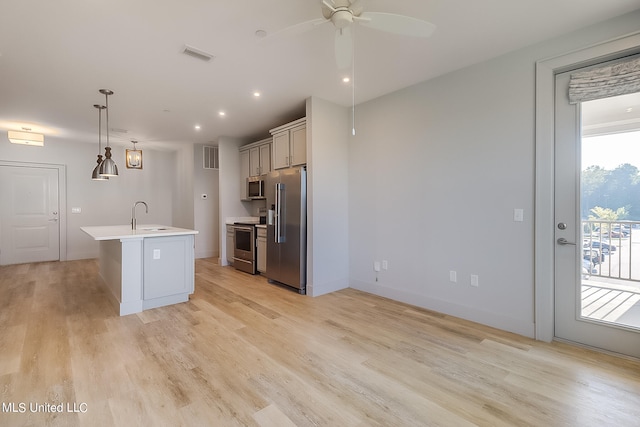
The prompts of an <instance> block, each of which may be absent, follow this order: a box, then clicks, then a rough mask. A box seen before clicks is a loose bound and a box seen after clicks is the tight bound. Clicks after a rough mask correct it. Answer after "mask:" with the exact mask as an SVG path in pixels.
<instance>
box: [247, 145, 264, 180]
mask: <svg viewBox="0 0 640 427" xmlns="http://www.w3.org/2000/svg"><path fill="white" fill-rule="evenodd" d="M249 174H250V175H249V176H256V175H262V173H261V172H260V148H259V147H253V148H252V149H250V150H249Z"/></svg>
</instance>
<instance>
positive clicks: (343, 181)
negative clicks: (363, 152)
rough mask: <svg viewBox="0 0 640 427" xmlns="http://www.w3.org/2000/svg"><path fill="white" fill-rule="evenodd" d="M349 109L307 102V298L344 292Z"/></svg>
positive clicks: (346, 280) (318, 101)
mask: <svg viewBox="0 0 640 427" xmlns="http://www.w3.org/2000/svg"><path fill="white" fill-rule="evenodd" d="M349 126H350V125H349V110H348V109H347V108H345V107H340V106H338V105H335V104H332V103H330V102H327V101H325V100H322V99H319V98H316V97H312V98H309V99H308V100H307V189H308V195H307V206H308V210H307V239H308V241H307V260H308V262H307V294H308V295H311V296H318V295H322V294H326V293H328V292H333V291H336V290H338V289H344V288H347V287H349V233H348V230H349V216H348V212H349V197H348V189H349V186H348V182H349V174H348V167H349V162H348V157H349V150H348V144H349V142H350V136H349V130H350V127H349Z"/></svg>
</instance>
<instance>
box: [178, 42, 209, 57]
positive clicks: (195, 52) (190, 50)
mask: <svg viewBox="0 0 640 427" xmlns="http://www.w3.org/2000/svg"><path fill="white" fill-rule="evenodd" d="M182 53H184V54H185V55H189V56H193V57H194V58H198V59H201V60H203V61H210V60H212V59H213V58H214V56H213V55H212V54H210V53H208V52H205V51H204V50H200V49H197V48H195V47H193V46H189V45H188V44H185V45H184V49H183V50H182Z"/></svg>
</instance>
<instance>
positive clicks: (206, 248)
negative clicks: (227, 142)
mask: <svg viewBox="0 0 640 427" xmlns="http://www.w3.org/2000/svg"><path fill="white" fill-rule="evenodd" d="M205 145H209V146H211V145H217V144H196V145H194V148H193V158H194V162H193V163H194V164H193V177H194V179H193V210H194V212H193V214H194V221H195V224H194V225H195V227H194V228H195V229H196V230H198V231H199V233H198V234H197V235H196V258H211V257H218V255H219V254H220V248H219V239H220V236H219V234H218V232H219V230H218V223H219V221H218V210H219V207H218V186H219V171H218V170H217V169H204V168H203V165H202V157H203V147H204V146H205ZM202 194H206V195H207V198H206V199H203V198H202Z"/></svg>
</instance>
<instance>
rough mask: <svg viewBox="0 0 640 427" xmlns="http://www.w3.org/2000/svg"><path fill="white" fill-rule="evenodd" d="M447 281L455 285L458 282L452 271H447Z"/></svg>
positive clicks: (456, 274) (455, 274)
mask: <svg viewBox="0 0 640 427" xmlns="http://www.w3.org/2000/svg"><path fill="white" fill-rule="evenodd" d="M449 281H450V282H453V283H456V282H457V281H458V273H456V272H455V271H453V270H451V271H449Z"/></svg>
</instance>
